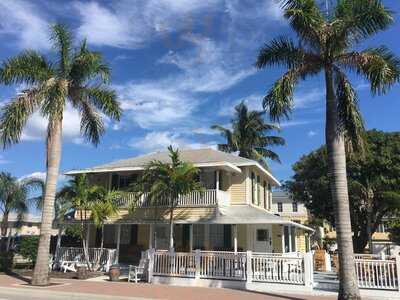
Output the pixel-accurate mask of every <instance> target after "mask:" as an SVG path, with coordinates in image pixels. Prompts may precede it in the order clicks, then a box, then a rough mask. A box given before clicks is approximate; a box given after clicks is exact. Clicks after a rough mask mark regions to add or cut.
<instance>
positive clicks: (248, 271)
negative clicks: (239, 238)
mask: <svg viewBox="0 0 400 300" xmlns="http://www.w3.org/2000/svg"><path fill="white" fill-rule="evenodd" d="M251 257H252V251H246V281H247V283H250V282H251V281H252V280H253V270H252V266H251Z"/></svg>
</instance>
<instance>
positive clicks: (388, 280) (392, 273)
mask: <svg viewBox="0 0 400 300" xmlns="http://www.w3.org/2000/svg"><path fill="white" fill-rule="evenodd" d="M356 257H361V256H359V255H356ZM363 257H366V256H363ZM399 268H400V259H399V258H398V257H396V258H395V259H388V260H381V259H364V258H361V259H360V258H356V259H355V269H356V275H357V279H358V286H359V287H360V288H367V289H389V290H398V289H399V279H400V278H399V277H400V270H399Z"/></svg>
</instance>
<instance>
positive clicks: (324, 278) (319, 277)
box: [314, 272, 339, 291]
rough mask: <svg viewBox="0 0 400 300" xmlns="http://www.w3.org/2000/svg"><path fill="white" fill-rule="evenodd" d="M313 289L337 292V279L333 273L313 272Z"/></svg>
mask: <svg viewBox="0 0 400 300" xmlns="http://www.w3.org/2000/svg"><path fill="white" fill-rule="evenodd" d="M314 289H316V290H324V291H338V290H339V278H338V276H337V273H335V272H314Z"/></svg>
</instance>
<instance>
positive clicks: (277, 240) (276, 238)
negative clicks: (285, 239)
mask: <svg viewBox="0 0 400 300" xmlns="http://www.w3.org/2000/svg"><path fill="white" fill-rule="evenodd" d="M272 247H273V249H274V252H276V253H282V227H281V226H280V225H275V224H274V225H272Z"/></svg>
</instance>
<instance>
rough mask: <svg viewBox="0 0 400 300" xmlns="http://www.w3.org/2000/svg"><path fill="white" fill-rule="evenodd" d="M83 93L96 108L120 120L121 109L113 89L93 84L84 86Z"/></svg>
mask: <svg viewBox="0 0 400 300" xmlns="http://www.w3.org/2000/svg"><path fill="white" fill-rule="evenodd" d="M84 93H85V94H86V95H87V97H88V99H89V100H90V101H91V102H92V103H93V104H94V105H95V106H96V107H97V109H99V110H100V111H101V112H103V113H104V114H106V115H107V116H108V117H110V118H111V119H113V120H116V121H119V120H120V118H121V115H122V109H121V107H120V103H119V102H118V100H117V95H116V93H115V91H114V90H112V89H108V88H106V87H104V86H95V87H88V88H85V89H84Z"/></svg>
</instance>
